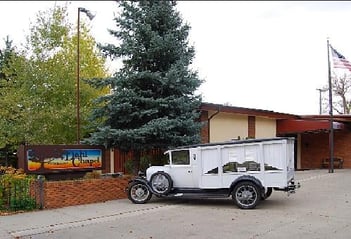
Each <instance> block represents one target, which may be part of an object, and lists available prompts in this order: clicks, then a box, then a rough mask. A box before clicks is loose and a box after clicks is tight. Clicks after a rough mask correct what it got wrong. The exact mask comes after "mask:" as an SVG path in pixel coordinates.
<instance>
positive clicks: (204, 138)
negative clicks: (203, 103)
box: [200, 111, 210, 143]
mask: <svg viewBox="0 0 351 239" xmlns="http://www.w3.org/2000/svg"><path fill="white" fill-rule="evenodd" d="M200 121H201V123H202V124H203V125H202V127H201V132H200V134H201V143H209V142H210V134H209V125H208V112H207V111H201V118H200Z"/></svg>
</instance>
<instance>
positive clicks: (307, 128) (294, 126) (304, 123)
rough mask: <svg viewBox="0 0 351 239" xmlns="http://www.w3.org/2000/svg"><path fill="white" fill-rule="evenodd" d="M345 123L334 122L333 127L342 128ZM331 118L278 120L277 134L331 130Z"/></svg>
mask: <svg viewBox="0 0 351 239" xmlns="http://www.w3.org/2000/svg"><path fill="white" fill-rule="evenodd" d="M344 128H345V125H344V124H343V123H340V122H333V129H335V130H342V129H344ZM329 130H330V121H329V120H317V119H284V120H278V122H277V134H278V135H283V134H293V133H308V132H320V131H329Z"/></svg>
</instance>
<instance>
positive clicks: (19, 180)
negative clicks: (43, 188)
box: [0, 167, 37, 211]
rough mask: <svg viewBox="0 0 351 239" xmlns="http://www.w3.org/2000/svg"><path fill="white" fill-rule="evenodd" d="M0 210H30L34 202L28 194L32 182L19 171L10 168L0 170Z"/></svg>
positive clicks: (30, 178)
mask: <svg viewBox="0 0 351 239" xmlns="http://www.w3.org/2000/svg"><path fill="white" fill-rule="evenodd" d="M0 174H1V175H0V210H10V211H17V210H32V209H35V208H36V206H37V205H36V201H35V198H34V197H33V195H31V192H30V185H31V183H32V181H33V180H34V177H33V176H28V175H26V174H25V173H23V170H21V169H15V168H12V167H1V168H0Z"/></svg>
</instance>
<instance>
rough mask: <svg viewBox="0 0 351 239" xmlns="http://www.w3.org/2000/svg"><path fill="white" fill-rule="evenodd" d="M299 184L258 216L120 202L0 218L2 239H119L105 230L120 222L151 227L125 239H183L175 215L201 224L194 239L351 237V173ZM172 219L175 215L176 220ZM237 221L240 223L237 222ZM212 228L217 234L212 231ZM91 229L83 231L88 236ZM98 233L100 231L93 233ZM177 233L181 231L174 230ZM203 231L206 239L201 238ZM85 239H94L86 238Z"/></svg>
mask: <svg viewBox="0 0 351 239" xmlns="http://www.w3.org/2000/svg"><path fill="white" fill-rule="evenodd" d="M296 181H297V182H300V183H301V188H300V189H298V191H297V193H296V194H294V195H291V196H290V197H287V196H286V193H284V192H274V191H273V194H272V196H271V197H270V198H269V199H267V200H266V201H264V202H262V203H261V204H260V205H259V206H258V207H257V209H255V210H240V209H238V208H236V207H235V206H234V205H232V202H231V200H227V201H225V202H224V201H223V202H224V204H222V203H221V202H220V201H219V202H215V201H206V200H205V201H204V200H202V201H201V200H193V201H191V200H173V199H170V200H169V199H158V198H155V199H152V200H151V201H150V202H149V203H147V204H143V205H135V204H132V203H131V202H130V201H129V200H126V199H122V200H114V201H108V202H105V203H96V204H88V205H81V206H72V207H65V208H60V209H52V210H41V211H34V212H26V213H19V214H14V215H9V216H1V217H0V238H1V239H7V238H68V237H67V235H71V234H70V233H76V234H77V235H79V233H78V232H79V230H83V229H84V227H85V226H88V225H90V226H94V225H96V224H99V225H100V226H99V227H100V228H101V230H102V232H96V233H100V234H97V235H96V236H98V237H96V238H112V237H110V236H111V235H116V234H111V235H110V234H109V233H112V231H111V230H112V229H109V231H107V230H105V229H104V228H105V227H104V224H105V223H111V222H115V221H116V220H118V221H119V224H121V225H124V223H123V221H124V220H126V221H130V220H131V221H133V222H135V223H138V220H143V221H141V222H140V223H145V220H147V221H148V223H149V226H148V227H147V228H144V229H143V230H144V231H143V230H141V231H140V232H139V233H140V234H135V235H133V236H130V237H123V238H144V237H143V233H144V232H145V233H146V232H148V233H150V235H151V234H152V233H153V236H152V238H154V239H156V238H165V237H167V238H183V237H182V236H186V235H183V234H182V233H183V232H182V230H180V231H179V232H178V235H177V236H175V235H174V237H172V235H167V233H168V232H169V231H171V230H172V228H173V227H175V226H176V225H169V226H168V225H167V221H171V220H172V218H173V220H174V217H175V215H178V216H179V213H181V215H183V216H184V217H187V219H189V220H192V221H196V220H198V221H199V226H200V228H197V230H196V231H194V232H191V233H192V234H191V235H193V236H192V237H191V238H217V237H218V235H211V233H212V232H213V233H215V232H216V231H217V229H216V223H218V225H222V226H221V229H223V230H222V233H223V235H222V238H270V239H271V238H294V239H296V238H309V239H310V238H316V239H317V238H333V239H337V238H349V237H350V235H351V189H350V185H351V170H346V169H337V170H335V172H334V173H328V170H306V171H298V172H296ZM184 208H186V209H184ZM208 210H212V211H208ZM177 213H178V214H177ZM227 213H229V214H228V218H225V215H226V214H227ZM157 215H162V217H166V215H169V217H170V218H168V219H165V220H164V221H163V223H164V224H165V225H163V227H161V228H160V227H158V224H159V221H158V220H157V219H155V218H157V217H156V216H157ZM171 215H173V216H172V218H171ZM200 215H203V216H200ZM205 215H211V217H215V219H216V220H215V221H213V219H214V218H212V219H211V220H212V221H211V223H212V225H210V224H209V223H210V222H209V221H206V220H208V219H206V217H205ZM235 215H236V216H237V217H238V218H240V219H236V218H233V217H234V216H235ZM149 218H150V219H149ZM230 218H231V219H230ZM154 219H155V221H153V220H154ZM221 220H223V221H221ZM233 220H235V221H233ZM228 221H229V222H228ZM230 221H231V223H234V222H235V223H236V224H235V225H236V226H237V227H238V228H241V230H240V234H237V236H235V237H233V231H231V229H230V228H232V227H233V225H231V224H228V223H230ZM201 222H202V224H201ZM179 223H180V224H178V225H179V226H181V223H184V222H179ZM127 225H129V224H128V223H127V222H126V224H125V226H124V227H121V228H119V232H120V233H122V232H123V230H126V231H127V230H128V229H127V228H126V227H127ZM206 225H207V226H206ZM244 225H246V226H245V228H244V229H245V230H243V226H244ZM167 226H168V228H167ZM209 226H213V227H214V228H212V229H211V228H209ZM153 227H157V230H158V231H157V232H156V231H155V229H154V228H153ZM218 227H219V226H218ZM227 227H228V228H227ZM82 228H83V229H82ZM87 228H88V227H85V230H86V229H87ZM109 228H111V227H109ZM162 228H167V229H162ZM199 229H200V230H199ZM224 229H227V230H224ZM95 230H98V229H96V228H95ZM174 230H175V231H177V229H176V228H174ZM110 231H111V232H110ZM202 231H203V233H206V234H203V235H202V234H201V232H202ZM236 231H238V229H236ZM50 233H51V234H50ZM115 233H116V232H115ZM135 233H138V232H135ZM76 234H74V235H76ZM126 234H127V232H126ZM48 235H51V236H48ZM72 235H73V234H72ZM204 235H206V236H204ZM163 236H165V237H163ZM69 238H76V237H69ZM81 238H94V237H92V236H91V237H88V236H86V235H84V234H83V235H82V237H81ZM113 238H120V237H118V236H117V237H116V236H115V237H113ZM148 238H149V237H148Z"/></svg>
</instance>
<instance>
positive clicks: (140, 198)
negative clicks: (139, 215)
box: [128, 182, 152, 204]
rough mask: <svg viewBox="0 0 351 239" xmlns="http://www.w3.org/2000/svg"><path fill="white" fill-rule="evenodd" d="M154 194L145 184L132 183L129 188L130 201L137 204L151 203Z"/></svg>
mask: <svg viewBox="0 0 351 239" xmlns="http://www.w3.org/2000/svg"><path fill="white" fill-rule="evenodd" d="M151 197H152V193H151V192H150V190H149V188H148V187H147V186H146V185H145V183H141V182H132V183H130V184H129V187H128V199H129V200H130V201H132V202H133V203H135V204H143V203H146V202H147V201H149V200H150V199H151Z"/></svg>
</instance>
